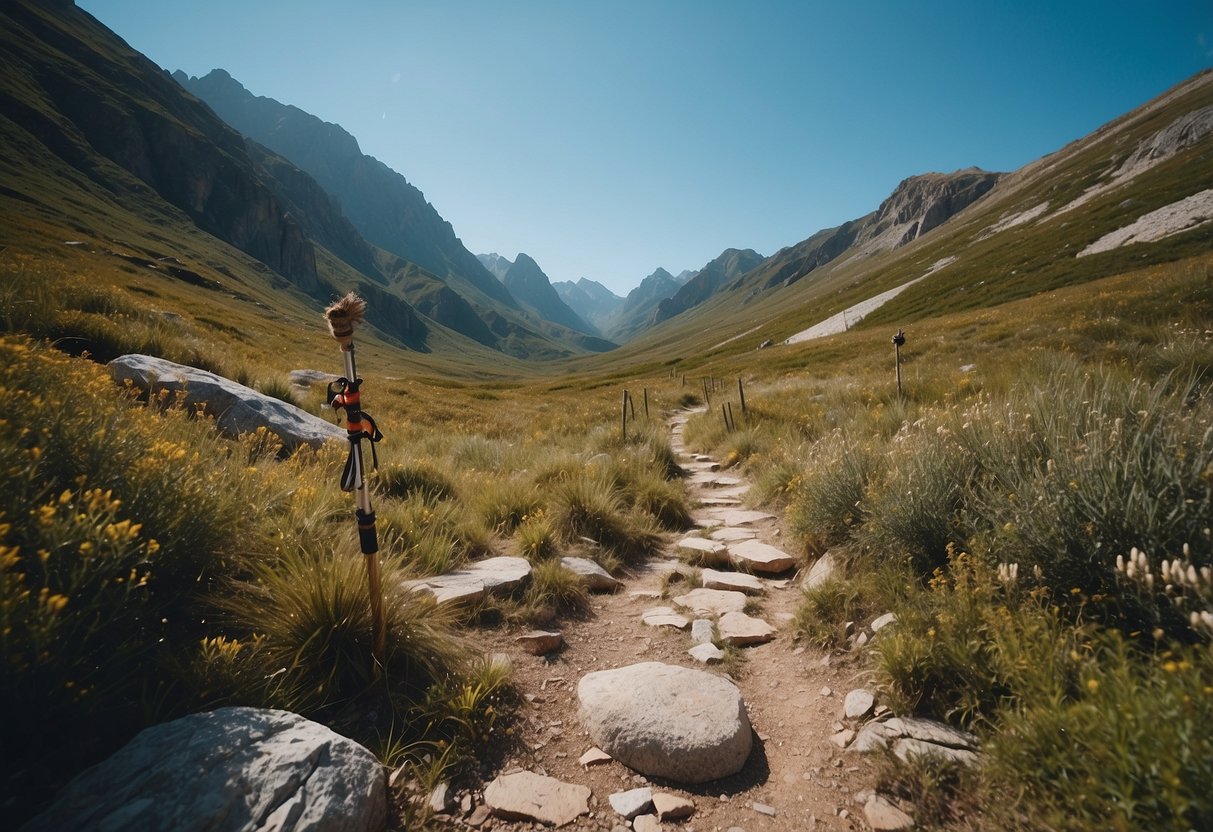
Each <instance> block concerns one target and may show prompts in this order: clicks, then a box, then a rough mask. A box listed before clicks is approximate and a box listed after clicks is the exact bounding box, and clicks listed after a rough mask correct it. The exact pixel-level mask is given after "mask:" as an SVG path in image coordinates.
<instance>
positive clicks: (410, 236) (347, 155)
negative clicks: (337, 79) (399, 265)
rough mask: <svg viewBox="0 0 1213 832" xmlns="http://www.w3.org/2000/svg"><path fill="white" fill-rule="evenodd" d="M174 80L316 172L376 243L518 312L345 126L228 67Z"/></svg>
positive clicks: (446, 226)
mask: <svg viewBox="0 0 1213 832" xmlns="http://www.w3.org/2000/svg"><path fill="white" fill-rule="evenodd" d="M173 77H174V78H176V79H177V81H178V82H179V83H180V84H182V86H184V87H185V88H186V89H188V90H189V91H190V92H192V93H193V94H194V95H197V96H198V97H199V98H201V99H202V100H203V101H205V102H206V103H207V104H209V105H210V106H211V107H212V108H213V109H214V110H215V112H216V113H218V114H219V116H220V117H221V118H223V120H224V121H226V122H227V123H228V124H230V125H231V126H232V127H234V128H236V129H237V130H239V131H240V132H241V133H243V134H244V135H246V136H248V137H249V138H251V139H253V140H254V141H256V142H258V143H260V144H263V145H265V146H266V147H268V148H270V149H271V150H273V151H274V152H275V153H279V154H281V155H282V156H285V157H286V158H287V159H289V160H291V161H292V162H293V163H295V164H296V165H298V166H299V167H300V168H302V169H303V170H305V171H307V172H308V173H309V174H311V176H313V177H314V178H315V179H316V181H317V182H319V183H320V185H321V186H322V187H323V188H324V189H325V190H326V191H328V192H329V193H331V194H332V195H333V196H334V197H336V199H337V201H338V203H339V204H340V205H341V209H342V211H343V212H344V213H345V215H346V216H347V217H348V218H349V220H350V222H351V223H353V225H354V227H355V228H357V229H358V231H359V233H361V234H362V236H363V237H365V238H366V239H367V240H368V241H369V242H371V243H373V244H374V245H376V246H379V247H380V248H382V249H384V250H385V251H389V252H392V253H393V254H396V255H399V256H400V257H403V258H405V259H406V260H409V261H411V262H413V263H416V264H417V265H419V266H421V267H422V268H423V269H426V270H427V271H429V272H431V273H432V274H434V275H437V276H438V277H439V278H442V279H444V280H447V279H449V280H451V282H452V285H453V288H455V289H456V290H457V291H460V292H461V293H462V294H467V290H469V289H470V290H471V292H472V294H473V295H475V294H476V293H479V294H482V295H483V296H484V297H485V298H487V299H492V301H495V302H497V303H500V304H503V305H505V306H507V307H509V308H517V304H516V303H515V301H514V299H513V297H511V295H510V293H509V292H507V291H506V290H505V287H504V286H502V284H501V282H500V281H498V280H496V279H494V278H493V276H492V275H491V274H489V272H488V271H487V270H486V269H485V268H484V266H482V265H481V264H480V261H479V260H477V259H476V257H475V255H473V254H472V253H471V252H469V251H468V250H467V249H466V248H465V247H464V246H463V243H462V242H460V240H459V238H458V237H456V236H455V231H454V229H453V228H452V227H451V224H450V223H448V222H447V221H446V220H444V219H443V218H442V217H441V216H440V215H439V214H438V212H437V211H436V210H435V209H434V207H433V206H432V205H430V204H429V203H428V202H427V201H426V199H425V195H424V194H422V193H421V191H419V190H418V189H417V188H415V187H413V186H412V185H411V184H409V182H408V181H407V180H405V178H404V177H403V176H401V175H400V174H399V173H397V172H396V171H394V170H392V169H391V168H389V167H388V166H387V165H385V164H383V163H382V162H380V161H379V160H378V159H375V158H373V157H371V156H366V155H364V154H363V153H362V150H361V149H360V148H359V146H358V141H357V139H355V138H354V137H353V136H351V135H350V134H349V133H347V132H346V131H345V130H343V129H342V128H341V127H340V126H338V125H336V124H330V123H328V122H325V121H322V120H321V119H319V118H317V117H316V116H314V115H311V114H310V113H307V112H305V111H303V110H301V109H299V108H298V107H293V106H289V105H286V104H282V103H280V102H278V101H275V100H274V99H272V98H265V97H260V96H254V95H253V94H252V93H251V92H249V91H248V90H247V89H245V88H244V87H243V86H242V85H241V84H240V83H239V82H238V81H236V80H235V79H234V78H232V77H231V76H230V75H229V74H228V73H227V72H225V71H223V70H221V69H216V70H213V71H212V72H211V73H209V74H208V75H206V76H204V77H202V78H190V77H187V76H186V75H185V74H184V73H180V72H178V73H177V74H175V75H174V76H173ZM471 299H472V300H475V298H474V297H472V298H471Z"/></svg>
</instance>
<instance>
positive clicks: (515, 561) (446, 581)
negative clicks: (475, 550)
mask: <svg viewBox="0 0 1213 832" xmlns="http://www.w3.org/2000/svg"><path fill="white" fill-rule="evenodd" d="M530 576H531V564H530V563H529V562H528V561H527V559H526V558H513V557H504V556H503V557H496V558H487V559H485V560H482V561H477V562H476V563H473V564H470V565H468V566H466V567H464V568H463V569H456V570H455V571H453V572H448V573H446V574H445V575H435V576H433V577H430V578H421V579H420V580H415V581H405V583H404V586H405V587H406V588H408V589H411V590H413V591H415V592H428V593H429V594H430V595H432V596H433V597H434V600H435V601H437V602H438V604H439V605H440V606H441V605H444V604H452V603H460V602H468V601H478V600H480V599H481V598H483V597H484V596H485V593H488V592H502V593H505V592H509V591H510V590H512V589H514V588H515V587H517V586H519V585H521V584H522V582H523V581H525V580H526V579H527V578H529V577H530Z"/></svg>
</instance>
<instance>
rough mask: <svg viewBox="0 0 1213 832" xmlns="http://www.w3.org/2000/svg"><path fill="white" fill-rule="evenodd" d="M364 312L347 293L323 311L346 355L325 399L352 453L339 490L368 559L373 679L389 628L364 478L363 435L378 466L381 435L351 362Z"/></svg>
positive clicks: (380, 663)
mask: <svg viewBox="0 0 1213 832" xmlns="http://www.w3.org/2000/svg"><path fill="white" fill-rule="evenodd" d="M365 314H366V301H365V300H363V299H362V298H360V297H358V295H356V294H354V293H353V292H350V293H349V294H348V295H346V296H345V297H343V298H342V299H341V300H339V301H337V302H336V303H334V304H332V305H331V306H329V307H328V309H325V310H324V317H325V320H327V321H328V325H329V332H331V333H332V335H333V337H334V338H336V339H337V343H338V344H340V345H341V356H342V358H343V359H345V375H344V376H343V377H341V378H339V379H337V380H336V381H334V382H332V383H331V384H329V389H328V404H329V406H330V407H332V408H333V409H334V410H340V409H342V408H344V409H345V429H346V433H347V435H348V436H349V440H350V455H349V457H348V458H347V459H346V461H345V470H344V471H343V472H342V474H341V490H342V491H351V492H353V494H354V504H355V510H354V516H355V518H356V519H357V521H358V543H359V546H360V548H361V549H362V554H363V557H364V559H365V562H366V581H367V588H368V589H369V591H370V599H371V621H372V624H373V627H374V642H373V644H374V646H373V647H372V648H371V655H372V656H373V658H374V665H373V667H372V668H371V673H372V675H373V678H375V679H378V678H379V675H380V673H381V672H382V669H383V649H384V646H385V644H386V641H387V631H386V628H385V625H384V620H383V588H382V587H381V586H380V583H379V559H378V557H377V556H376V554H377V553H378V551H379V539H378V535H377V534H376V532H375V510H374V509H373V508H372V507H371V492H370V487H369V486H368V485H367V481H366V464H365V458H364V457H363V455H362V440H363V439H367V440H369V441H370V443H371V463H372V464H373V465H375V466H376V467H377V466H378V465H379V455H378V454H377V453H376V452H375V443H376V442H378V441H379V440H381V439H382V438H383V434H382V433H380V432H379V427H378V425H376V424H375V420H374V419H372V418H371V417H370V415H369V414H367V413H365V412H364V411H363V410H362V391H361V387H362V379H360V378H358V370H357V368H356V367H355V365H354V327H355V325H357V324H358V323H360V322H361V321H362V318H363V315H365Z"/></svg>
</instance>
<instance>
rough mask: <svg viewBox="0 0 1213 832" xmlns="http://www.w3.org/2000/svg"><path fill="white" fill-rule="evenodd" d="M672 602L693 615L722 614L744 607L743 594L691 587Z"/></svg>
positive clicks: (740, 609)
mask: <svg viewBox="0 0 1213 832" xmlns="http://www.w3.org/2000/svg"><path fill="white" fill-rule="evenodd" d="M673 600H674V603H675V604H677V605H678V606H680V607H683V608H684V609H688V610H690V611H691V612H692V613H694V614H695V615H699V616H704V615H724V614H725V613H726V612H741V611H742V609H744V608H745V594H744V593H741V592H726V591H724V590H720V589H693V590H691V591H690V592H688V593H686V594H685V595H679V596H677V597H676V598H674V599H673Z"/></svg>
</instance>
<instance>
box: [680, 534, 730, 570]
mask: <svg viewBox="0 0 1213 832" xmlns="http://www.w3.org/2000/svg"><path fill="white" fill-rule="evenodd" d="M674 549H675V551H677V552H679V553H680V554H686V555H689V556H691V557H694V558H698V559H700V560H702V561H703V562H704V563H715V564H723V563H728V562H729V548H728V547H727V546H725V545H724V544H723V543H721V542H720V541H718V540H707V539H706V538H702V537H684V538H683V539H682V540H680V541H678V542H677V543H675V544H674Z"/></svg>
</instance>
